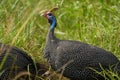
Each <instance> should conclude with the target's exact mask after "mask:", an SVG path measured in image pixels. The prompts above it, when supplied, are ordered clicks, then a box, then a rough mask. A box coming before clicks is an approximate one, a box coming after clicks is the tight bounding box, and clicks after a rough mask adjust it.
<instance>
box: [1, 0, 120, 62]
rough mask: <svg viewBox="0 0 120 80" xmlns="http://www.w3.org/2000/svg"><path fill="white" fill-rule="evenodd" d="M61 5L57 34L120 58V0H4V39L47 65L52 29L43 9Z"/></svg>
mask: <svg viewBox="0 0 120 80" xmlns="http://www.w3.org/2000/svg"><path fill="white" fill-rule="evenodd" d="M54 6H59V10H58V11H56V13H55V16H56V17H57V22H58V23H57V27H56V31H55V33H56V36H57V37H58V38H60V39H69V40H78V41H82V42H86V43H89V44H92V45H95V46H99V47H101V48H104V49H105V50H108V51H110V52H112V53H113V54H114V55H116V56H117V57H118V58H119V59H120V54H119V53H120V46H119V44H120V0H9V1H8V0H1V1H0V42H2V43H5V44H12V45H14V46H17V47H18V48H21V49H23V50H24V51H26V52H27V53H28V54H29V55H30V56H31V57H32V58H33V59H34V60H35V61H36V62H41V63H44V64H45V62H46V61H45V59H44V58H43V49H44V45H45V39H46V35H47V32H48V29H49V24H48V22H47V20H46V19H45V18H44V17H42V16H40V12H41V11H42V10H45V9H51V8H52V7H54Z"/></svg>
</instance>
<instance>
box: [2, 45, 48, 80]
mask: <svg viewBox="0 0 120 80" xmlns="http://www.w3.org/2000/svg"><path fill="white" fill-rule="evenodd" d="M5 56H6V59H5V61H4V63H3V66H2V69H1V70H0V80H11V79H13V78H15V76H17V75H18V74H19V73H22V72H23V74H24V73H25V72H26V74H25V75H28V74H29V72H30V75H31V79H34V78H35V76H36V75H39V76H41V75H42V74H43V73H45V72H46V71H47V68H46V67H45V66H43V64H40V63H34V61H33V60H32V58H31V57H30V56H28V55H27V53H26V52H24V51H22V50H20V49H18V48H17V47H13V46H9V45H5V44H2V43H0V64H2V61H3V60H4V58H5ZM27 72H28V74H27ZM25 77H26V78H25ZM21 78H25V79H27V78H28V77H27V76H22V77H21ZM17 80H18V79H17Z"/></svg>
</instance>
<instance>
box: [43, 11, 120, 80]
mask: <svg viewBox="0 0 120 80" xmlns="http://www.w3.org/2000/svg"><path fill="white" fill-rule="evenodd" d="M42 15H43V16H45V17H46V18H47V19H48V22H49V23H50V29H49V32H48V35H47V38H46V45H45V49H44V57H45V58H47V60H48V62H49V64H50V65H51V68H52V69H54V70H55V71H56V72H58V73H61V74H63V76H65V77H68V78H70V79H71V80H102V79H104V78H103V77H102V76H100V75H98V74H97V73H96V72H95V71H94V70H97V71H102V70H101V68H104V69H105V70H107V69H109V66H113V65H117V66H116V70H117V71H118V72H119V70H118V69H120V63H119V62H120V61H119V60H118V59H117V57H115V56H114V55H113V54H112V53H110V52H108V51H105V50H104V49H102V48H99V47H96V46H92V45H89V44H87V43H83V42H80V41H73V40H60V39H58V38H56V37H55V35H54V29H55V27H56V23H57V21H56V18H55V16H54V15H53V14H52V12H45V13H44V14H42ZM101 66H102V67H101ZM114 68H115V66H114Z"/></svg>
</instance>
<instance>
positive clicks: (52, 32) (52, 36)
mask: <svg viewBox="0 0 120 80" xmlns="http://www.w3.org/2000/svg"><path fill="white" fill-rule="evenodd" d="M48 39H49V40H55V39H56V37H55V35H54V29H50V30H49V32H48Z"/></svg>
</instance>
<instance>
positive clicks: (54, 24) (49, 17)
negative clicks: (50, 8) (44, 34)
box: [44, 12, 57, 30]
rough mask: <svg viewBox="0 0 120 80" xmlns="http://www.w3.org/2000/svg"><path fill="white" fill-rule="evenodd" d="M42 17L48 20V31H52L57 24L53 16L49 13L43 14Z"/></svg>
mask: <svg viewBox="0 0 120 80" xmlns="http://www.w3.org/2000/svg"><path fill="white" fill-rule="evenodd" d="M44 16H45V17H46V18H47V19H48V22H49V23H50V29H51V30H52V29H54V28H55V27H56V22H57V20H56V18H55V16H54V15H53V14H52V13H51V12H48V13H45V14H44Z"/></svg>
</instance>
